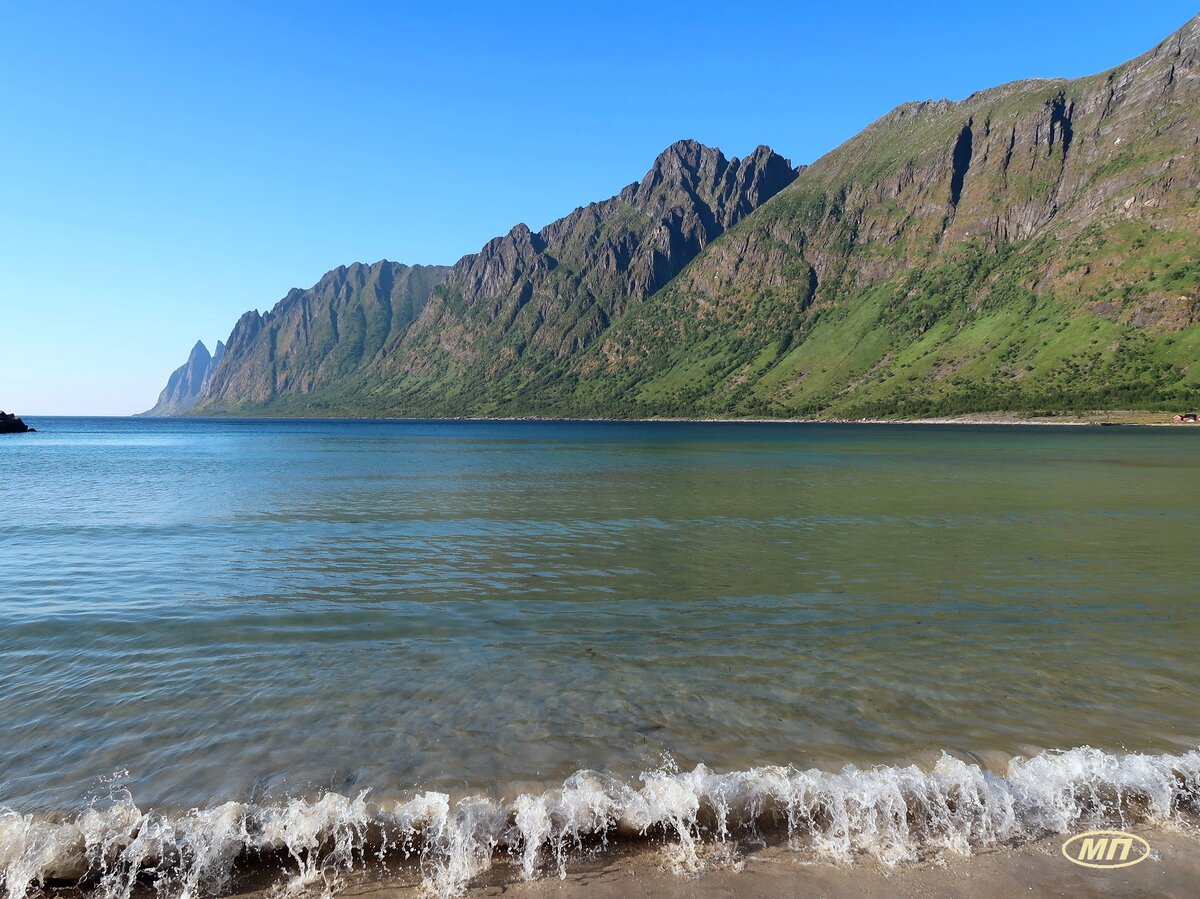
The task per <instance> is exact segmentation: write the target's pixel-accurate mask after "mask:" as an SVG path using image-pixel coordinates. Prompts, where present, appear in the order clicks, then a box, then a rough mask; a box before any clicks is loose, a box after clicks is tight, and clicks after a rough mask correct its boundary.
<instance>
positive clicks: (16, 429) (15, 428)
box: [0, 412, 37, 434]
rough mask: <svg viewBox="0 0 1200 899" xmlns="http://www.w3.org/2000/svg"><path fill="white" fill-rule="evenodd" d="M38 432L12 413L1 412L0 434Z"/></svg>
mask: <svg viewBox="0 0 1200 899" xmlns="http://www.w3.org/2000/svg"><path fill="white" fill-rule="evenodd" d="M36 430H37V428H31V427H29V425H27V424H25V422H23V421H21V419H19V418H17V416H15V415H13V414H12V413H10V412H0V434H32V433H33V432H34V431H36Z"/></svg>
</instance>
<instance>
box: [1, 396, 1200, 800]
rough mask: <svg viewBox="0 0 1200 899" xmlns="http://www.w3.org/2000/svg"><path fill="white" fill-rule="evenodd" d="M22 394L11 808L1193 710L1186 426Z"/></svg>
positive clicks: (10, 546) (426, 777)
mask: <svg viewBox="0 0 1200 899" xmlns="http://www.w3.org/2000/svg"><path fill="white" fill-rule="evenodd" d="M32 424H33V425H34V426H35V427H38V428H39V431H40V433H39V434H37V435H30V436H29V437H28V438H21V439H19V440H18V439H8V440H3V441H0V502H2V504H3V508H4V509H5V510H6V514H5V517H4V521H3V523H2V524H0V559H2V560H3V564H2V566H0V627H2V629H3V631H2V632H3V639H2V641H0V696H3V697H4V701H3V703H0V804H7V805H11V806H13V807H16V808H21V809H23V810H26V811H31V810H37V809H54V808H64V807H72V806H75V805H77V804H78V803H79V802H80V801H82V800H84V799H86V797H87V796H88V794H89V791H95V790H97V789H100V788H102V787H101V785H99V784H98V781H97V778H98V777H99V776H102V775H110V774H112V773H114V772H117V771H126V770H127V771H128V774H127V775H126V776H125V777H124V780H123V782H124V783H125V784H126V785H128V787H129V789H130V790H131V792H132V793H133V795H134V796H135V798H137V799H138V800H139V801H141V802H145V803H147V804H153V805H157V806H168V807H169V806H186V805H188V804H193V803H198V804H206V803H210V802H212V801H214V800H218V799H224V798H241V799H264V798H268V797H272V796H276V795H284V794H289V793H304V792H308V791H311V790H314V789H319V788H323V787H332V788H334V789H337V790H341V791H343V792H345V791H346V790H348V789H351V788H366V787H370V788H371V789H372V791H373V793H372V795H375V796H381V795H383V796H386V795H393V794H394V795H401V794H406V793H409V792H411V791H412V789H413V788H414V787H417V786H421V787H425V788H429V787H435V788H440V789H445V790H448V791H450V792H454V793H457V792H460V791H470V790H479V789H485V790H488V789H490V790H493V791H495V790H496V789H497V788H499V789H500V790H501V791H502V792H503V791H504V790H506V789H507V790H509V791H510V792H511V791H512V790H515V789H516V788H517V787H518V786H520V785H534V784H546V783H552V782H555V781H558V782H561V780H562V778H563V777H565V776H566V775H568V774H569V773H570V772H572V771H574V770H576V769H578V768H581V767H583V768H594V769H599V770H607V771H612V772H614V773H617V774H619V775H622V776H627V775H629V774H630V773H631V772H633V773H636V772H637V771H639V770H642V769H644V768H646V767H648V766H653V765H654V764H655V763H656V762H657V760H658V759H659V758H660V757H661V754H662V753H663V752H669V753H671V754H672V755H673V757H674V758H676V759H677V760H678V761H679V762H680V764H683V765H689V766H690V765H691V764H694V763H696V762H704V763H706V764H709V765H711V766H713V767H716V768H719V769H732V768H746V767H749V766H753V765H757V764H766V763H788V762H791V763H796V764H800V765H809V764H816V765H819V766H821V767H826V768H839V767H840V766H841V765H842V764H844V763H846V762H855V763H859V764H864V763H867V764H869V763H876V762H880V763H882V762H897V761H904V760H917V761H931V760H932V759H933V758H935V757H936V751H939V750H942V749H946V750H951V751H956V752H959V753H963V754H967V756H968V757H975V758H978V759H982V760H984V761H985V762H989V761H991V760H993V759H998V758H1001V757H1003V758H1004V759H1007V757H1008V756H1009V755H1011V754H1013V753H1020V752H1030V751H1032V750H1035V749H1038V748H1042V747H1072V746H1078V745H1084V744H1090V745H1093V746H1097V747H1100V748H1103V749H1106V750H1110V751H1119V750H1123V749H1125V750H1137V751H1141V750H1146V751H1177V750H1179V749H1181V748H1187V747H1194V746H1195V745H1196V744H1197V742H1200V726H1198V725H1197V724H1196V722H1195V708H1196V706H1197V693H1196V686H1195V685H1196V683H1197V682H1198V680H1200V678H1198V675H1200V661H1198V653H1197V647H1200V625H1198V624H1197V620H1196V614H1195V613H1196V596H1197V592H1198V588H1197V584H1198V583H1200V580H1198V577H1200V574H1198V573H1197V571H1196V568H1195V566H1196V560H1197V558H1198V557H1200V556H1198V553H1197V548H1198V539H1197V535H1200V439H1196V438H1195V435H1194V434H1191V433H1187V432H1183V431H1175V430H1173V429H1133V428H1120V429H1117V428H1110V429H1103V430H1101V429H1098V428H1097V429H1091V428H1002V427H995V428H993V427H903V426H878V427H872V426H844V427H843V426H810V425H717V424H704V425H700V424H695V425H692V424H668V423H661V424H599V423H594V424H574V423H572V424H566V423H534V422H496V423H483V422H456V423H452V422H446V423H428V422H426V423H401V422H396V423H368V422H352V423H346V422H343V423H337V422H203V421H180V422H171V421H153V420H150V421H147V420H117V419H109V420H105V419H57V420H55V419H45V420H40V421H36V422H33V423H32Z"/></svg>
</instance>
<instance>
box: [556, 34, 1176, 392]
mask: <svg viewBox="0 0 1200 899" xmlns="http://www.w3.org/2000/svg"><path fill="white" fill-rule="evenodd" d="M1198 46H1200V20H1193V21H1192V22H1191V23H1189V24H1188V25H1187V26H1185V28H1184V29H1182V30H1181V31H1180V32H1178V33H1177V34H1176V35H1174V36H1172V37H1171V38H1170V39H1168V40H1167V41H1165V42H1164V43H1163V44H1161V45H1160V46H1159V47H1157V48H1155V49H1154V50H1152V51H1151V52H1150V53H1148V54H1146V55H1145V56H1142V57H1140V58H1138V59H1136V60H1134V61H1132V62H1130V63H1127V64H1125V65H1123V66H1120V67H1118V68H1117V69H1114V70H1112V71H1111V72H1108V73H1104V74H1101V75H1097V76H1094V77H1090V78H1085V79H1080V80H1077V81H1033V82H1021V83H1017V84H1011V85H1006V86H1004V87H1001V88H997V89H994V90H990V91H985V92H982V93H979V94H976V95H974V96H972V97H970V98H968V99H967V100H965V101H963V102H961V103H948V102H945V101H942V102H938V103H920V104H909V105H906V106H902V107H900V108H899V109H896V110H894V111H893V112H892V113H890V114H889V115H887V116H885V117H884V118H883V119H881V120H879V121H878V122H876V123H874V124H873V125H871V126H870V127H869V128H867V129H866V130H865V131H864V132H862V133H861V134H860V135H858V136H857V137H855V138H854V139H853V140H851V141H849V142H848V143H846V144H845V145H843V146H842V147H839V148H838V149H837V150H835V151H834V152H832V153H830V154H829V155H828V156H826V157H824V158H823V159H821V160H819V161H818V162H817V163H815V164H814V165H812V166H811V167H809V168H808V169H806V170H805V171H804V172H803V173H802V174H801V175H800V177H799V178H798V179H797V180H796V182H795V183H794V184H793V185H792V186H791V187H790V188H789V189H788V190H786V191H784V192H783V193H782V194H780V195H779V196H778V197H776V198H775V199H774V200H772V201H771V202H769V203H767V204H766V205H765V206H764V207H763V208H762V209H761V210H759V211H758V212H757V213H755V214H754V215H753V216H751V217H749V218H748V219H747V220H746V221H744V222H743V223H741V225H739V226H738V227H736V228H734V229H732V230H731V231H730V232H729V233H727V234H726V235H724V236H723V237H722V238H721V239H720V240H719V241H717V242H716V243H714V245H713V246H712V247H710V248H709V249H708V250H707V251H706V252H705V253H704V254H703V255H702V256H701V257H700V258H698V259H697V260H696V261H695V262H693V263H692V265H690V266H689V267H688V268H687V269H686V270H685V271H684V272H683V273H682V274H681V275H680V276H679V277H678V278H677V279H675V281H674V282H672V284H671V285H669V286H668V287H667V288H666V289H664V290H663V291H662V292H661V293H660V294H659V295H658V296H656V297H655V298H654V299H653V301H652V302H650V303H647V304H646V305H645V306H643V307H642V308H641V309H639V310H637V311H636V312H635V313H634V314H632V315H630V316H627V317H626V318H625V319H623V320H622V321H620V322H617V323H615V325H614V327H613V328H611V329H610V330H609V332H608V333H607V334H606V335H605V336H604V338H603V340H602V341H600V342H598V344H597V345H596V347H595V348H594V350H593V351H591V352H589V353H588V354H586V356H585V357H584V358H582V359H580V360H578V361H577V362H576V364H575V365H573V366H572V375H573V378H572V380H573V385H572V390H571V392H570V394H569V395H566V396H564V397H563V403H564V407H566V408H574V409H577V410H579V411H581V412H584V411H588V410H595V411H602V410H605V409H608V408H611V407H612V406H614V405H615V404H618V403H619V404H621V406H622V407H623V408H625V409H628V410H629V411H630V413H632V414H639V413H651V412H653V413H655V414H689V415H710V414H768V415H796V414H802V415H837V416H860V415H862V416H866V415H894V414H901V415H913V414H945V413H951V412H965V411H982V410H997V409H1008V410H1043V409H1045V410H1059V409H1070V408H1106V407H1107V408H1125V407H1158V406H1164V405H1166V406H1170V405H1176V404H1179V403H1185V404H1195V403H1196V402H1197V401H1198V400H1200V327H1198V323H1200V290H1198V287H1200V210H1198V206H1197V201H1198V200H1200V193H1198V192H1197V188H1198V187H1200V171H1198V159H1200V148H1198V140H1200V72H1198V70H1197V56H1198V52H1197V48H1198Z"/></svg>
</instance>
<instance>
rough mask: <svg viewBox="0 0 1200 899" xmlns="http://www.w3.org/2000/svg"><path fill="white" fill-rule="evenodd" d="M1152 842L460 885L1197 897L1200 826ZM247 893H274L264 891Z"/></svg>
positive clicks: (606, 861) (712, 862)
mask: <svg viewBox="0 0 1200 899" xmlns="http://www.w3.org/2000/svg"><path fill="white" fill-rule="evenodd" d="M1128 832H1130V833H1133V834H1136V835H1138V836H1140V837H1143V838H1144V839H1145V840H1146V841H1147V842H1148V843H1149V844H1150V847H1151V855H1150V856H1149V857H1148V858H1146V860H1145V861H1143V862H1141V863H1139V864H1137V865H1133V866H1131V867H1128V868H1121V869H1110V870H1105V869H1089V868H1085V867H1081V866H1079V865H1075V864H1072V863H1071V862H1069V861H1068V860H1067V859H1066V858H1064V857H1063V855H1062V852H1061V848H1062V844H1063V842H1064V840H1065V835H1057V836H1048V837H1043V838H1042V839H1039V840H1035V841H1033V842H1030V843H1026V844H1023V845H1020V846H1015V847H1000V848H995V849H986V850H980V851H976V852H974V853H973V854H972V855H970V856H964V855H957V854H953V853H945V854H941V855H935V856H933V857H931V858H929V859H926V860H923V861H920V862H916V863H907V864H901V865H897V866H895V867H892V868H888V867H885V866H883V865H881V864H879V863H878V862H875V861H873V860H871V859H870V858H864V859H861V860H858V861H855V862H854V863H851V864H839V863H834V862H830V861H823V860H814V859H813V858H812V857H811V854H810V853H804V852H797V851H794V850H791V849H789V848H787V847H786V846H768V847H762V848H750V849H749V850H745V849H743V850H742V851H738V850H736V849H732V848H729V849H727V850H726V851H724V852H719V853H718V852H713V853H710V854H709V855H708V857H707V858H706V859H705V860H704V861H705V869H704V870H702V871H701V872H699V873H676V872H675V871H673V870H672V869H671V859H670V855H669V854H670V848H671V847H670V846H663V847H655V848H644V849H627V850H624V851H621V852H615V853H610V854H608V855H606V856H604V857H600V858H595V859H592V860H591V863H590V864H588V863H587V862H584V863H577V864H575V865H574V866H573V867H572V869H571V870H568V872H567V873H566V876H565V877H561V878H560V877H558V876H556V875H555V874H554V873H552V872H551V873H547V874H545V875H543V876H542V877H541V878H540V879H537V880H523V879H521V877H520V872H519V870H515V869H507V870H505V869H498V868H493V869H492V870H491V871H489V872H488V873H487V874H485V875H483V876H481V877H480V878H478V879H477V880H473V881H472V882H471V883H470V884H469V885H468V886H467V888H466V890H465V891H464V892H463V893H461V894H459V895H462V896H464V897H466V899H482V897H499V896H505V897H511V899H551V897H554V899H577V897H578V899H619V897H652V896H653V897H663V899H733V897H737V899H743V897H744V899H775V897H780V896H796V897H812V896H820V897H830V899H866V897H888V899H917V897H930V896H938V897H942V896H954V897H959V896H961V897H982V899H1009V897H1011V896H1014V895H1018V894H1022V895H1034V896H1039V897H1040V896H1062V897H1081V896H1082V897H1092V896H1094V897H1101V896H1104V897H1108V896H1121V897H1151V896H1155V897H1158V896H1161V897H1180V899H1184V897H1188V899H1191V897H1193V896H1195V894H1196V884H1197V883H1200V831H1197V830H1196V829H1195V828H1194V827H1189V826H1186V825H1174V826H1165V827H1145V826H1137V827H1132V828H1130V830H1129V831H1128ZM334 892H335V893H336V895H338V896H342V897H346V899H418V897H428V896H429V895H430V891H429V888H428V886H422V885H419V884H414V883H411V882H402V881H400V880H386V879H369V878H368V879H363V880H358V881H355V882H350V883H346V884H344V885H340V886H339V887H337V888H335V890H334ZM239 896H240V897H241V899H265V893H263V892H261V891H255V892H250V893H242V894H239Z"/></svg>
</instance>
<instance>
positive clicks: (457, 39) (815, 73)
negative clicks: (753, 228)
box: [0, 0, 1197, 415]
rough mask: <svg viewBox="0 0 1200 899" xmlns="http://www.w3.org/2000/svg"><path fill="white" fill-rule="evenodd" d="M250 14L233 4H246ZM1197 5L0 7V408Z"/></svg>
mask: <svg viewBox="0 0 1200 899" xmlns="http://www.w3.org/2000/svg"><path fill="white" fill-rule="evenodd" d="M251 7H255V8H251ZM1196 11H1197V9H1196V0H1186V2H1184V0H1154V2H1150V3H1138V4H1130V3H1128V2H1111V0H1088V2H1076V0H1068V2H1059V3H1047V2H1045V0H1037V2H1030V0H1009V2H1006V3H1004V4H990V3H978V4H970V3H963V2H961V0H955V2H922V3H896V2H895V0H843V2H838V3H800V2H780V3H756V2H738V3H731V2H723V3H715V2H701V0H697V2H692V3H687V4H684V3H655V2H652V0H640V2H636V3H627V2H623V0H605V2H592V3H573V2H558V3H550V2H524V3H521V2H510V3H494V2H493V3H486V4H483V3H481V4H466V3H464V4H455V3H422V4H415V3H414V4H403V3H391V2H378V3H373V2H365V3H357V4H352V3H340V4H339V3H332V2H330V3H313V2H307V0H289V2H286V3H277V4H271V3H256V4H246V3H194V4H183V3H165V2H161V0H151V2H143V3H127V2H119V0H116V2H106V3H78V4H76V3H54V2H42V3H35V2H24V3H18V2H14V3H5V4H3V5H0V117H2V122H3V130H2V132H0V172H2V173H3V178H4V184H3V189H2V190H0V269H2V270H0V409H4V410H8V411H14V412H17V413H20V414H34V415H36V414H101V415H104V414H127V413H131V412H136V411H140V410H142V409H145V408H148V407H149V406H150V405H152V404H153V402H154V399H155V398H156V396H157V394H158V391H159V390H160V389H161V387H162V385H163V384H164V383H165V381H166V377H167V375H168V373H169V372H170V371H171V370H172V369H173V368H175V367H176V366H178V365H179V364H181V363H182V362H183V360H184V358H186V356H187V353H188V351H189V349H190V348H191V346H192V344H193V343H195V341H196V340H197V339H202V340H204V341H205V343H206V344H208V346H209V348H210V349H212V348H213V347H214V345H215V343H216V340H217V339H218V338H221V339H224V338H225V337H226V336H227V335H228V334H229V331H230V329H231V328H232V326H233V323H234V321H236V319H237V317H238V316H239V315H240V314H241V313H242V312H244V311H246V310H247V309H260V310H266V309H268V308H270V307H271V306H272V305H274V303H275V302H276V301H277V300H278V299H279V298H281V297H282V296H283V295H284V294H285V293H286V292H287V290H288V289H289V288H291V287H307V286H309V285H311V284H313V283H314V282H315V281H316V280H317V279H318V278H319V277H320V276H321V274H322V273H324V272H325V271H327V270H328V269H330V268H333V267H335V266H337V265H339V264H344V263H350V262H353V261H356V260H358V261H363V262H373V261H375V260H378V259H381V258H386V259H393V260H398V261H400V262H408V263H416V262H426V263H450V262H453V261H455V260H456V259H458V258H459V257H460V256H462V255H463V254H465V253H469V252H472V251H474V250H476V249H478V248H479V246H480V245H481V244H483V243H484V242H485V241H486V240H487V239H488V238H490V237H492V236H494V235H496V234H501V233H504V232H506V231H507V230H508V229H509V228H510V227H511V226H512V225H513V224H515V223H516V222H519V221H524V222H526V223H527V224H529V225H530V226H531V227H534V228H537V227H540V226H542V225H543V224H545V223H546V222H548V221H551V220H553V219H555V218H557V217H558V216H560V215H562V214H564V213H566V212H569V211H570V210H571V209H573V208H574V207H575V206H578V205H581V204H584V203H587V202H589V201H591V200H597V199H602V198H604V197H607V196H609V195H611V194H613V193H615V192H616V191H617V190H619V189H620V188H621V187H622V186H623V185H625V184H627V183H629V182H631V181H635V180H637V179H638V178H640V177H641V175H642V174H644V173H645V171H646V169H647V167H648V166H649V164H650V162H651V161H652V160H653V158H654V157H655V156H656V155H657V154H658V152H659V151H661V150H662V149H663V148H664V147H666V146H667V145H668V144H670V143H671V142H672V141H675V140H677V139H679V138H684V137H692V138H695V139H697V140H700V141H703V142H704V143H707V144H712V145H716V146H719V147H721V148H722V149H723V150H724V151H725V152H726V154H727V155H731V156H741V155H744V154H746V153H747V152H749V151H750V150H752V149H753V148H754V147H755V146H757V145H758V144H760V143H765V144H769V145H770V146H772V147H774V148H775V149H776V150H778V151H779V152H781V153H782V154H783V155H785V156H787V157H789V158H790V159H792V161H793V162H796V163H799V162H811V161H812V160H814V159H816V158H817V157H819V156H820V155H821V154H822V153H824V152H826V151H827V150H829V149H832V148H833V147H834V146H836V145H837V144H839V143H840V142H841V141H843V140H845V139H847V138H849V137H850V136H852V135H853V134H854V133H855V132H857V131H858V130H859V129H861V128H862V127H863V126H864V125H866V124H868V123H869V122H870V121H872V120H873V119H875V118H877V117H878V116H880V115H882V114H883V113H885V112H887V111H888V110H889V109H891V108H892V107H893V106H895V105H897V104H898V103H901V102H904V101H906V100H920V99H928V98H940V97H949V98H951V99H959V98H962V97H964V96H966V95H967V94H969V93H971V92H972V91H974V90H977V89H981V88H985V87H990V86H992V85H995V84H998V83H1001V82H1004V81H1010V80H1013V79H1016V78H1024V77H1032V76H1068V77H1073V76H1079V75H1084V74H1089V73H1092V72H1097V71H1101V70H1104V69H1107V68H1109V67H1111V66H1113V65H1116V64H1118V63H1120V62H1122V61H1124V60H1125V59H1127V58H1129V57H1132V56H1135V55H1137V54H1138V53H1141V52H1142V51H1144V50H1147V49H1149V48H1150V47H1151V46H1153V45H1154V44H1156V43H1157V42H1158V41H1159V40H1161V39H1162V38H1164V37H1166V36H1167V35H1168V34H1169V33H1170V32H1172V31H1174V30H1175V29H1176V28H1177V27H1179V26H1180V25H1182V24H1183V23H1184V22H1185V21H1186V20H1187V19H1188V18H1190V17H1191V16H1192V15H1194V14H1195V13H1196Z"/></svg>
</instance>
